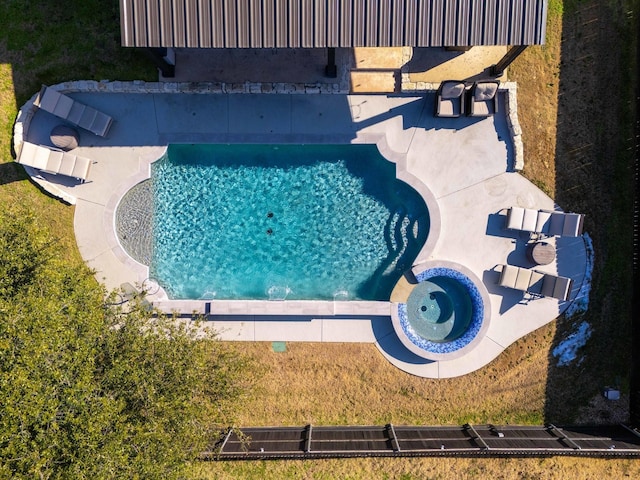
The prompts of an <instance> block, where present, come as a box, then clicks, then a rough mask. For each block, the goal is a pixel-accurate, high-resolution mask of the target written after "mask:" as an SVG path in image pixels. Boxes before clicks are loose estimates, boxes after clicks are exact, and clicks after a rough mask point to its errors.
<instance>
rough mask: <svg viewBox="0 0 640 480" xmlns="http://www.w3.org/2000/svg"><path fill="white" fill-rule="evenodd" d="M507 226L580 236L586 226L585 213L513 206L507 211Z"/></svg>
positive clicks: (516, 228) (531, 230) (548, 234)
mask: <svg viewBox="0 0 640 480" xmlns="http://www.w3.org/2000/svg"><path fill="white" fill-rule="evenodd" d="M507 228H508V229H510V230H521V231H525V232H530V233H535V234H542V235H547V236H555V235H557V236H561V237H579V236H580V235H582V230H583V228H584V215H583V214H581V213H565V212H551V211H548V210H535V209H532V208H522V207H511V208H510V209H509V211H508V212H507Z"/></svg>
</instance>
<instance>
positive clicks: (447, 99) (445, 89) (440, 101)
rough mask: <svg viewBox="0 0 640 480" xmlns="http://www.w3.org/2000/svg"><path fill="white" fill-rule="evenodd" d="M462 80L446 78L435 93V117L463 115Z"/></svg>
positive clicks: (463, 89) (463, 90) (463, 86)
mask: <svg viewBox="0 0 640 480" xmlns="http://www.w3.org/2000/svg"><path fill="white" fill-rule="evenodd" d="M465 88H466V87H465V84H464V82H460V81H458V80H446V81H444V82H442V83H441V84H440V88H438V92H437V93H436V112H435V115H436V117H459V116H461V115H464V104H465V101H464V92H465Z"/></svg>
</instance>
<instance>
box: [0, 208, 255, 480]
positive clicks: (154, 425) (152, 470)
mask: <svg viewBox="0 0 640 480" xmlns="http://www.w3.org/2000/svg"><path fill="white" fill-rule="evenodd" d="M0 259H2V261H1V262H0V263H1V266H0V477H10V478H30V479H31V478H88V477H91V478H95V479H100V478H109V479H112V478H162V479H167V478H178V477H182V476H183V475H184V467H185V464H186V463H187V462H188V461H189V460H192V459H195V458H197V457H198V455H199V454H200V452H202V451H204V450H205V449H206V447H207V445H208V443H209V442H210V441H211V440H212V439H213V438H214V436H215V433H216V432H217V431H218V429H219V427H220V426H221V425H224V424H228V422H229V421H230V412H231V410H232V408H231V407H232V405H233V402H234V401H236V400H237V398H238V396H239V395H241V393H242V388H243V386H242V381H241V379H242V378H244V377H243V376H242V372H243V371H244V368H245V367H246V361H245V360H244V359H243V358H241V357H240V356H238V355H235V354H234V352H233V350H232V349H231V347H230V346H228V345H225V344H223V343H220V342H217V341H215V339H213V338H211V336H198V333H197V330H196V329H194V328H193V327H192V326H191V325H192V324H191V323H189V324H186V323H179V322H177V321H174V319H172V318H166V317H164V316H161V315H153V314H152V313H150V312H148V311H147V310H146V309H145V308H144V307H143V306H142V305H140V304H139V303H133V304H131V305H127V308H126V310H125V309H123V308H121V307H111V306H108V303H107V304H105V293H106V292H105V290H104V289H103V288H102V287H101V286H99V285H98V284H97V283H96V281H95V280H94V278H93V276H92V274H91V272H90V271H89V269H87V268H86V267H85V266H84V265H71V264H69V263H68V262H66V261H65V260H64V259H63V258H62V256H61V255H60V252H59V251H57V249H56V244H55V242H54V241H53V238H52V237H51V235H50V234H49V233H48V232H46V231H45V230H43V229H42V228H41V227H40V226H39V225H38V223H37V221H36V219H35V218H34V217H33V216H31V215H29V214H27V213H25V212H24V211H21V210H20V209H19V208H13V209H12V210H11V211H8V212H7V211H5V212H0ZM112 298H113V295H112Z"/></svg>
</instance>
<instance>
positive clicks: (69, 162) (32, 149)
mask: <svg viewBox="0 0 640 480" xmlns="http://www.w3.org/2000/svg"><path fill="white" fill-rule="evenodd" d="M18 163H20V164H22V165H27V166H29V167H33V168H37V169H38V170H42V171H44V172H48V173H53V174H56V175H57V174H59V175H66V176H68V177H74V178H78V179H80V180H82V181H83V182H84V181H85V180H86V179H87V177H88V176H89V171H90V170H91V160H89V159H88V158H85V157H80V156H78V155H75V154H73V153H69V152H63V151H61V150H52V149H50V148H47V147H42V146H40V145H36V144H34V143H29V142H23V143H22V147H21V149H20V155H19V157H18Z"/></svg>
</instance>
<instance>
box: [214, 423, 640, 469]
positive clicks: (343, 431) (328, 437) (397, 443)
mask: <svg viewBox="0 0 640 480" xmlns="http://www.w3.org/2000/svg"><path fill="white" fill-rule="evenodd" d="M551 455H572V456H594V457H636V458H640V432H638V431H637V430H635V429H632V428H630V427H627V426H625V425H613V426H594V427H556V426H555V425H546V426H511V425H507V426H494V425H469V424H467V425H462V426H447V427H444V426H439V427H423V426H399V425H391V424H388V425H385V426H359V427H354V426H343V427H315V426H312V425H307V426H305V427H253V428H241V429H235V430H234V429H232V430H229V431H228V432H227V434H226V435H224V436H223V438H221V439H220V441H219V442H218V443H217V444H216V445H215V447H214V448H212V450H211V451H210V452H207V453H205V454H204V457H205V458H207V459H211V460H251V459H253V460H258V459H294V458H298V459H312V458H340V457H391V456H414V457H418V456H459V457H478V456H484V457H486V456H494V457H525V456H551Z"/></svg>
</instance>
